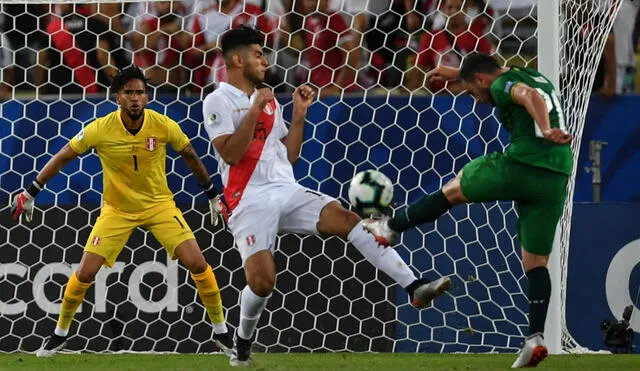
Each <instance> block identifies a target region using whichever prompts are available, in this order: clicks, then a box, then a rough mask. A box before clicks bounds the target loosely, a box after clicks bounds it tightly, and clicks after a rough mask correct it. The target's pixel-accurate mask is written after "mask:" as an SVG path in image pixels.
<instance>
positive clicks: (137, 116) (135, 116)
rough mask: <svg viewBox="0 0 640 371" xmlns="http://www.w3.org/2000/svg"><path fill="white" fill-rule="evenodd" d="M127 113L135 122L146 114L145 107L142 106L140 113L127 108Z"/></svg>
mask: <svg viewBox="0 0 640 371" xmlns="http://www.w3.org/2000/svg"><path fill="white" fill-rule="evenodd" d="M126 113H127V116H128V117H129V119H131V121H134V122H135V121H138V120H139V119H140V118H141V117H142V115H144V108H142V109H141V110H140V113H137V114H135V113H132V112H131V111H129V110H127V111H126Z"/></svg>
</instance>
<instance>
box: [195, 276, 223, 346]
mask: <svg viewBox="0 0 640 371" xmlns="http://www.w3.org/2000/svg"><path fill="white" fill-rule="evenodd" d="M191 278H192V279H193V281H194V282H195V283H196V288H197V289H198V295H200V300H202V304H204V307H205V308H206V309H207V314H209V319H210V320H211V322H212V323H213V330H214V332H215V333H216V334H224V333H226V332H227V325H226V323H225V322H224V312H223V310H222V297H221V296H220V289H219V288H218V282H216V276H214V275H213V270H212V269H211V266H210V265H207V269H205V271H204V272H202V273H198V274H193V273H191Z"/></svg>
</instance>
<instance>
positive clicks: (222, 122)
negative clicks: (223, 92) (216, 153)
mask: <svg viewBox="0 0 640 371" xmlns="http://www.w3.org/2000/svg"><path fill="white" fill-rule="evenodd" d="M202 117H203V118H204V128H205V130H206V131H207V134H208V135H209V139H210V140H214V139H216V138H217V137H219V136H222V135H228V134H233V133H234V132H235V131H236V130H235V127H234V126H233V119H232V117H231V107H230V106H229V105H228V104H227V102H226V101H225V100H224V98H222V97H219V96H212V95H210V96H209V97H207V99H205V101H204V103H203V104H202Z"/></svg>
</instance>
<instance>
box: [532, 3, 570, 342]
mask: <svg viewBox="0 0 640 371" xmlns="http://www.w3.org/2000/svg"><path fill="white" fill-rule="evenodd" d="M537 1H538V70H539V71H540V72H541V73H542V74H543V75H545V76H546V77H547V78H548V79H549V80H551V82H552V83H553V86H555V88H556V89H558V90H559V89H560V1H561V0H537ZM570 203H571V201H570ZM560 227H561V226H560V223H558V228H560ZM557 232H558V233H556V238H555V239H554V246H553V250H552V252H551V255H550V256H549V265H548V269H549V275H550V276H551V299H550V301H549V310H548V311H547V321H546V323H545V327H544V339H545V342H546V345H547V348H548V350H549V353H551V354H560V353H562V342H561V333H562V327H561V321H560V317H561V316H562V310H563V305H561V300H562V295H561V288H562V287H563V282H562V265H561V264H560V255H561V254H562V250H561V249H562V247H561V246H560V238H559V236H560V233H559V231H557Z"/></svg>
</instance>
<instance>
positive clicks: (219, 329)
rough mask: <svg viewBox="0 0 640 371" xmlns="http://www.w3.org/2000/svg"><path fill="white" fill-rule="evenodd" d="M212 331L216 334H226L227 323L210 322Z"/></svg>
mask: <svg viewBox="0 0 640 371" xmlns="http://www.w3.org/2000/svg"><path fill="white" fill-rule="evenodd" d="M212 325H213V332H214V333H216V334H226V333H227V331H228V330H227V324H226V323H225V322H222V323H212Z"/></svg>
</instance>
